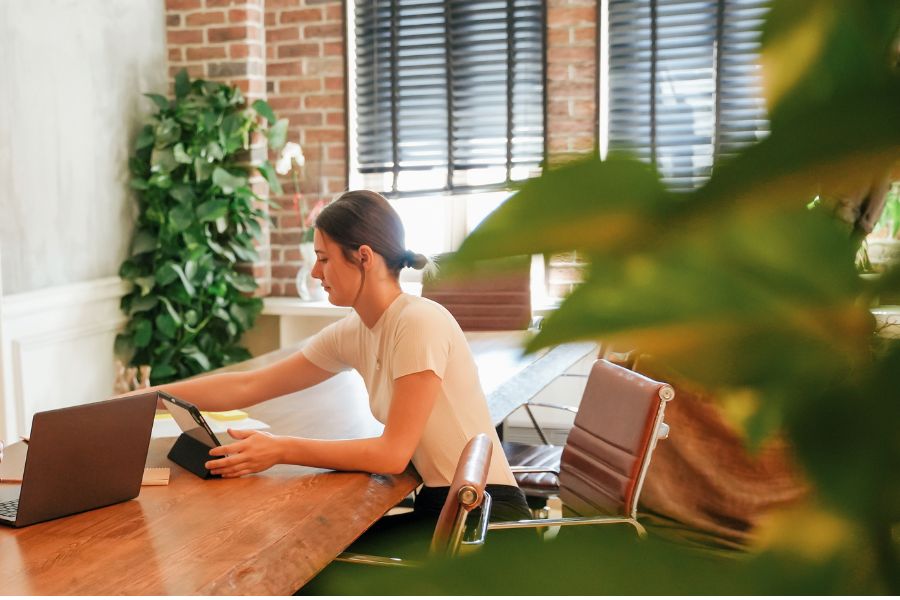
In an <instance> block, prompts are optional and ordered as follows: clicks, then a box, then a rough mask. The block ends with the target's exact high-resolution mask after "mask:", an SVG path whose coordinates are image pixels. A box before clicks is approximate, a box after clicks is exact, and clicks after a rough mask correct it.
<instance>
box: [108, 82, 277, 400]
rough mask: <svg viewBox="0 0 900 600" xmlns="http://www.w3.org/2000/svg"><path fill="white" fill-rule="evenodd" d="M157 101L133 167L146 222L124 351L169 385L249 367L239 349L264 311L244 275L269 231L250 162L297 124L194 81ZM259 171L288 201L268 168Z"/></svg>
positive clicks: (134, 252)
mask: <svg viewBox="0 0 900 600" xmlns="http://www.w3.org/2000/svg"><path fill="white" fill-rule="evenodd" d="M147 96H148V97H149V98H150V99H151V100H152V101H153V102H154V104H155V105H156V108H157V110H156V113H155V114H154V115H153V116H152V118H151V119H150V122H149V123H148V124H147V125H145V126H144V127H143V129H142V130H141V131H140V134H139V135H138V137H137V140H136V141H135V144H134V154H133V156H132V157H131V159H130V161H129V167H130V170H131V174H132V179H131V187H132V189H134V190H135V192H136V194H137V198H138V206H139V209H140V213H139V215H138V218H137V223H136V224H135V234H134V238H133V241H132V245H131V255H130V256H129V257H128V258H127V259H126V260H125V262H123V263H122V266H121V268H120V271H119V274H120V276H121V277H122V278H123V279H124V280H126V281H129V282H131V283H133V284H134V287H133V288H132V290H131V291H130V292H129V293H128V294H127V295H125V296H124V297H123V298H122V302H121V307H122V310H123V311H124V312H125V313H126V314H127V315H128V318H129V320H128V324H127V326H126V327H125V330H124V331H123V332H122V333H121V334H120V335H119V336H118V337H117V338H116V351H117V354H120V355H125V356H130V362H131V364H134V365H139V364H149V365H151V366H152V371H151V373H152V375H151V376H152V379H153V383H165V382H167V381H171V380H175V379H181V378H184V377H187V376H190V375H193V374H196V373H201V372H204V371H208V370H210V369H213V368H216V367H220V366H223V365H227V364H229V363H233V362H236V361H240V360H244V359H246V358H249V353H248V352H247V350H246V349H244V348H243V347H241V346H240V345H239V341H240V337H241V334H242V333H244V332H245V331H246V330H247V329H249V328H250V327H251V326H252V325H253V322H254V320H255V319H256V317H257V315H258V314H259V312H260V310H261V309H262V301H261V300H260V299H259V298H256V297H254V296H253V292H254V291H255V290H256V288H257V284H256V281H255V280H254V279H253V277H252V276H250V275H248V274H245V273H242V272H240V271H239V270H238V268H237V266H238V264H239V263H241V262H244V263H249V262H252V261H254V260H256V259H257V252H256V249H255V248H254V240H256V239H259V237H260V236H261V234H262V225H263V224H264V222H265V220H266V219H267V213H266V211H265V210H263V208H264V202H265V200H264V199H262V198H260V197H259V196H258V195H257V194H256V193H255V192H254V190H253V188H252V187H251V185H250V183H249V175H250V173H251V170H252V168H253V167H251V166H250V164H249V163H250V152H249V151H250V147H251V141H252V140H253V139H254V136H256V135H257V134H258V133H264V134H265V136H266V137H267V138H268V145H269V146H270V147H272V148H274V149H278V148H280V147H281V146H283V145H284V141H285V134H286V128H287V121H286V120H281V121H276V119H275V116H274V114H273V113H272V110H271V108H270V107H269V106H268V104H266V103H265V102H264V101H257V102H255V103H254V104H253V106H252V107H247V106H246V102H245V100H244V97H243V95H242V94H241V91H240V90H239V89H237V88H235V87H230V86H227V85H224V84H221V83H215V82H211V81H204V80H200V79H198V80H194V81H191V80H190V78H189V77H188V75H187V73H186V72H185V71H181V72H180V73H179V74H178V75H177V76H176V78H175V97H174V98H172V99H168V98H166V97H164V96H161V95H158V94H147ZM260 117H262V118H260ZM258 168H259V170H260V172H261V173H262V174H263V175H264V176H265V177H266V179H267V180H268V181H269V184H270V186H271V187H272V188H274V189H275V190H276V191H279V190H280V186H279V185H278V181H277V179H276V177H275V174H274V170H273V169H272V167H271V165H270V164H269V163H268V161H265V162H263V163H262V165H260V166H259V167H258Z"/></svg>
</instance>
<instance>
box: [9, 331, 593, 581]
mask: <svg viewBox="0 0 900 600" xmlns="http://www.w3.org/2000/svg"><path fill="white" fill-rule="evenodd" d="M521 336H522V334H521V333H509V334H506V333H502V334H472V335H471V336H470V342H471V344H472V348H473V351H474V352H475V355H476V360H477V361H478V362H479V365H480V367H479V369H480V372H481V373H482V377H483V378H485V387H486V391H488V392H489V397H491V395H492V394H493V395H494V397H496V398H499V399H500V400H502V401H503V402H507V403H508V402H510V394H511V390H512V389H514V388H516V386H518V389H526V388H528V385H532V384H534V381H535V380H536V379H540V378H535V377H532V376H529V371H530V370H532V369H536V370H537V372H539V373H543V376H544V377H546V376H547V373H549V372H550V371H552V370H556V371H558V372H562V371H561V370H560V369H563V370H564V367H563V363H565V362H566V361H567V360H570V359H571V358H572V357H573V356H574V355H577V354H579V352H580V350H579V351H575V350H573V349H571V348H570V351H569V352H567V353H557V354H554V353H552V352H548V353H543V354H541V355H536V356H529V357H525V356H522V355H521V351H519V350H518V348H519V347H520V342H521ZM286 353H287V351H285V350H280V351H276V352H274V353H272V354H271V355H267V356H264V357H259V358H257V359H253V360H251V361H247V362H246V363H242V364H241V365H235V366H234V367H231V369H234V370H243V369H248V368H254V367H256V366H259V365H261V364H265V363H267V362H271V361H273V360H277V359H278V358H279V357H280V356H283V355H284V354H286ZM581 356H584V353H583V352H581V354H580V355H579V358H580V357H581ZM545 361H546V362H545ZM542 363H543V366H542ZM566 366H568V365H566ZM551 367H552V368H551ZM557 374H558V373H557ZM517 381H518V382H519V383H518V384H517V383H516V382H517ZM504 390H505V391H504ZM504 406H506V405H504ZM500 410H501V411H502V410H506V409H505V408H501V409H500ZM248 412H249V413H250V415H251V416H252V417H254V418H258V419H261V420H263V421H265V422H267V423H269V424H270V425H271V426H272V431H274V432H277V433H283V434H291V435H305V436H310V437H320V438H336V437H365V436H371V435H377V434H378V432H379V431H380V427H381V426H380V425H379V424H378V423H377V422H376V421H375V420H374V419H373V418H372V416H371V414H370V413H369V410H368V406H367V396H366V393H365V388H364V386H363V383H362V380H361V378H360V377H359V376H358V375H357V374H355V373H351V372H348V373H342V374H339V375H337V376H335V377H333V378H331V379H329V380H328V381H326V382H324V383H322V384H319V385H318V386H316V387H314V388H311V389H309V390H305V391H303V392H298V393H296V394H290V395H288V396H284V397H282V398H277V399H274V400H270V401H268V402H265V403H263V404H260V405H258V406H256V407H253V408H252V409H250V410H249V411H248ZM493 412H494V411H493V410H492V413H493ZM171 444H172V439H155V440H153V441H152V442H151V445H150V452H149V456H148V461H147V464H148V466H170V467H171V480H170V483H169V485H168V486H158V487H150V486H148V487H144V488H142V489H141V493H140V495H139V496H138V498H137V499H135V500H133V501H129V502H125V503H122V504H117V505H114V506H109V507H106V508H102V509H99V510H94V511H89V512H86V513H82V514H79V515H74V516H71V517H67V518H64V519H57V520H55V521H48V522H46V523H40V524H37V525H32V526H30V527H25V528H23V529H7V528H2V529H0V593H2V594H22V595H24V594H41V595H51V594H84V595H112V594H141V595H172V594H176V595H187V594H205V595H211V594H257V595H263V594H266V595H269V594H272V595H274V594H290V593H293V592H294V591H296V590H297V589H299V588H300V587H302V585H303V584H304V583H306V582H307V581H308V580H309V579H310V578H311V577H312V576H313V575H315V574H316V573H317V572H318V571H319V570H320V569H322V568H323V567H324V566H325V565H327V564H328V563H329V562H330V561H331V560H332V559H333V558H334V557H335V556H336V555H337V554H338V553H340V552H341V551H343V550H344V549H345V548H346V547H347V546H348V545H349V544H350V543H351V542H352V541H353V540H354V539H356V538H357V537H358V536H359V535H360V534H361V533H362V532H363V531H365V530H366V529H367V528H368V527H369V526H370V525H371V524H372V523H373V522H375V521H376V520H377V519H378V518H379V517H381V515H383V514H384V513H385V512H386V511H387V510H388V509H389V508H391V507H392V506H394V505H395V504H396V503H397V502H399V501H400V500H401V499H402V498H404V497H405V496H406V495H407V494H409V492H410V491H411V490H412V489H413V488H415V487H416V486H417V485H418V483H419V479H418V477H417V476H416V475H415V473H414V472H413V471H412V470H409V471H407V472H405V473H403V474H401V475H399V476H382V475H370V474H365V473H337V472H330V471H322V470H317V469H309V468H304V467H296V466H287V465H280V466H277V467H274V468H272V469H269V470H268V471H265V472H263V473H260V474H257V475H254V476H250V477H243V478H239V479H232V480H209V481H204V480H201V479H200V478H198V477H195V476H194V475H192V474H190V473H188V472H187V471H185V470H183V469H181V468H180V467H178V466H176V465H174V464H172V463H171V462H169V461H168V460H167V459H166V458H165V455H166V453H167V452H168V450H169V448H170V447H171Z"/></svg>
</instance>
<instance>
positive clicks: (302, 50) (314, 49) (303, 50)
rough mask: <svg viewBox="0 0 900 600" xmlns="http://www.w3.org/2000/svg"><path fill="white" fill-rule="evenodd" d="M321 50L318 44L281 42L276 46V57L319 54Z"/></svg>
mask: <svg viewBox="0 0 900 600" xmlns="http://www.w3.org/2000/svg"><path fill="white" fill-rule="evenodd" d="M321 52H322V50H321V48H320V47H319V44H315V43H313V44H281V45H280V46H278V58H293V57H295V56H320V54H321Z"/></svg>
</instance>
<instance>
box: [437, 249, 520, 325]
mask: <svg viewBox="0 0 900 600" xmlns="http://www.w3.org/2000/svg"><path fill="white" fill-rule="evenodd" d="M441 259H442V257H436V258H435V262H436V264H437V265H438V268H440V262H441ZM530 269H531V258H530V257H527V256H521V257H513V258H510V259H504V260H495V261H490V262H488V264H487V266H482V268H481V269H480V270H478V271H475V272H473V273H470V274H467V275H466V276H465V277H464V278H460V277H454V278H447V277H441V276H437V277H434V276H427V275H426V276H425V277H423V279H422V297H423V298H428V299H429V300H433V301H435V302H437V303H438V304H440V305H442V306H443V307H444V308H446V309H447V310H448V311H450V314H452V315H453V317H454V318H455V319H456V322H457V323H459V326H460V328H462V330H463V331H507V330H516V329H528V328H529V327H530V326H531V325H532V315H531V276H530Z"/></svg>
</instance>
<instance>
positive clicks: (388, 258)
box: [316, 190, 428, 275]
mask: <svg viewBox="0 0 900 600" xmlns="http://www.w3.org/2000/svg"><path fill="white" fill-rule="evenodd" d="M316 229H318V230H320V231H322V232H323V233H325V234H327V235H328V237H330V238H331V239H332V240H334V241H335V242H336V243H337V244H338V245H339V246H341V248H342V249H343V251H344V257H345V258H346V259H347V260H349V261H351V262H356V259H355V257H354V256H353V252H355V251H357V250H359V247H360V246H362V245H363V244H365V245H367V246H369V247H371V248H372V250H374V251H375V252H377V253H378V254H380V255H381V256H382V258H384V262H385V264H387V267H388V269H390V270H391V271H392V272H393V273H394V274H395V275H397V274H399V273H400V270H401V269H403V268H404V267H412V268H414V269H422V268H424V267H425V265H427V264H428V259H427V258H426V257H425V256H423V255H421V254H416V253H415V252H411V251H410V250H407V249H406V232H405V231H404V230H403V223H402V222H401V221H400V215H398V214H397V211H395V210H394V209H393V207H392V206H391V205H390V204H388V201H387V200H386V199H385V198H384V196H382V195H381V194H379V193H377V192H372V191H369V190H351V191H349V192H344V193H343V194H341V195H340V196H339V197H338V198H337V199H336V200H335V201H334V202H332V203H331V204H329V205H328V206H326V207H325V208H324V209H322V212H321V213H319V216H318V217H316Z"/></svg>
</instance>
